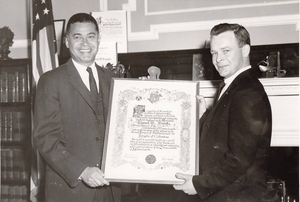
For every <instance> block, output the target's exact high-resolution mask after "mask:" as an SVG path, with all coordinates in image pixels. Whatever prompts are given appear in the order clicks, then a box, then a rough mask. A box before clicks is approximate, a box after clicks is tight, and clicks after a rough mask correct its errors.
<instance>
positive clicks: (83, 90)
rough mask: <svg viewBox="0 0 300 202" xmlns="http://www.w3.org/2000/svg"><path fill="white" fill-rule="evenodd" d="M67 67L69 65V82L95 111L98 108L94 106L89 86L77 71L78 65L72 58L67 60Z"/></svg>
mask: <svg viewBox="0 0 300 202" xmlns="http://www.w3.org/2000/svg"><path fill="white" fill-rule="evenodd" d="M67 67H68V70H67V72H68V76H69V82H70V83H71V84H72V85H73V86H74V88H75V89H76V90H77V91H78V92H79V94H80V95H81V96H82V98H83V99H84V100H85V101H86V102H87V104H88V105H89V106H90V107H91V108H92V109H93V110H94V111H96V109H95V108H94V106H93V104H92V100H91V97H90V92H89V90H88V89H87V87H86V86H85V84H84V83H83V81H82V79H81V77H80V75H79V73H78V72H77V70H76V67H75V66H74V64H73V62H72V60H71V59H70V60H69V61H68V62H67Z"/></svg>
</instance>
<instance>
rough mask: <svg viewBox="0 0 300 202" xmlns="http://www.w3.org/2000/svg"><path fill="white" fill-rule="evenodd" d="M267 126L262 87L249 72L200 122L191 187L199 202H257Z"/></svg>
mask: <svg viewBox="0 0 300 202" xmlns="http://www.w3.org/2000/svg"><path fill="white" fill-rule="evenodd" d="M271 125H272V116H271V107H270V103H269V100H268V97H267V95H266V93H265V90H264V88H263V86H262V84H261V83H260V82H259V80H258V79H257V78H256V76H255V73H254V72H253V70H252V69H250V70H247V71H245V72H243V73H241V74H240V75H239V76H237V77H236V78H235V79H234V81H233V82H232V83H231V85H230V86H229V88H228V89H227V90H226V91H225V93H224V94H223V95H222V97H221V98H220V100H219V101H218V102H216V104H215V106H213V108H212V109H211V111H207V112H206V113H204V115H203V116H202V117H201V119H200V146H199V148H200V149H199V150H200V157H199V158H200V169H199V170H200V175H197V176H194V177H193V184H194V187H195V189H196V191H197V193H198V195H199V196H200V198H201V199H208V201H213V202H216V201H222V202H223V201H227V200H228V199H230V200H229V201H239V200H240V201H243V202H244V201H260V199H261V198H262V197H263V196H261V193H263V191H264V190H265V188H266V170H267V161H268V152H269V148H270V139H271ZM252 195H254V196H253V197H258V199H256V198H255V199H254V198H251V197H252Z"/></svg>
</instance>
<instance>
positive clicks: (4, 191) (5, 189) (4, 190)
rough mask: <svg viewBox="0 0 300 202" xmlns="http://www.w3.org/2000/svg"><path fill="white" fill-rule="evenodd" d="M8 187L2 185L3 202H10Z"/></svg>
mask: <svg viewBox="0 0 300 202" xmlns="http://www.w3.org/2000/svg"><path fill="white" fill-rule="evenodd" d="M8 189H9V186H8V185H1V202H8Z"/></svg>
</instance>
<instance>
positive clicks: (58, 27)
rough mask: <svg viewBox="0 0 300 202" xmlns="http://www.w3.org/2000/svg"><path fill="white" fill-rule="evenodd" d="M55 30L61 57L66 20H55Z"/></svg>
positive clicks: (58, 51) (58, 53)
mask: <svg viewBox="0 0 300 202" xmlns="http://www.w3.org/2000/svg"><path fill="white" fill-rule="evenodd" d="M54 29H55V36H56V46H57V55H60V52H61V49H62V47H63V38H64V29H65V20H63V19H61V20H54Z"/></svg>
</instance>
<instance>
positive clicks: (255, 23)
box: [0, 0, 299, 58]
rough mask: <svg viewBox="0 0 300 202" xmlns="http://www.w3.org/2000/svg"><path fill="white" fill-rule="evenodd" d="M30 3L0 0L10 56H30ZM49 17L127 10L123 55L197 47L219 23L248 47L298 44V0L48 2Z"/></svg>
mask: <svg viewBox="0 0 300 202" xmlns="http://www.w3.org/2000/svg"><path fill="white" fill-rule="evenodd" d="M30 1H31V0H23V1H20V0H9V1H8V0H0V27H2V26H4V25H7V26H10V27H11V29H12V30H13V31H14V32H15V40H14V41H15V43H14V45H13V47H12V48H11V54H10V57H13V58H27V57H30V23H29V21H30V19H29V14H28V13H29V10H30V9H29V6H28V5H29V4H30ZM52 4H53V10H54V18H55V19H66V21H67V20H68V19H69V17H70V16H71V15H72V14H74V13H76V12H91V11H100V10H127V14H128V52H144V51H160V50H180V49H197V48H202V47H203V46H204V44H205V42H206V40H207V39H208V38H209V31H210V29H211V28H212V27H213V26H214V25H216V24H218V23H221V22H235V23H239V24H242V25H244V26H245V27H246V28H247V29H248V31H249V32H250V35H251V39H252V45H265V44H284V43H299V0H268V1H264V0H251V1H249V0H239V1H232V0H214V1H207V0H163V1H162V0H109V1H108V0H85V1H82V0H64V1H61V0H52Z"/></svg>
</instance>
